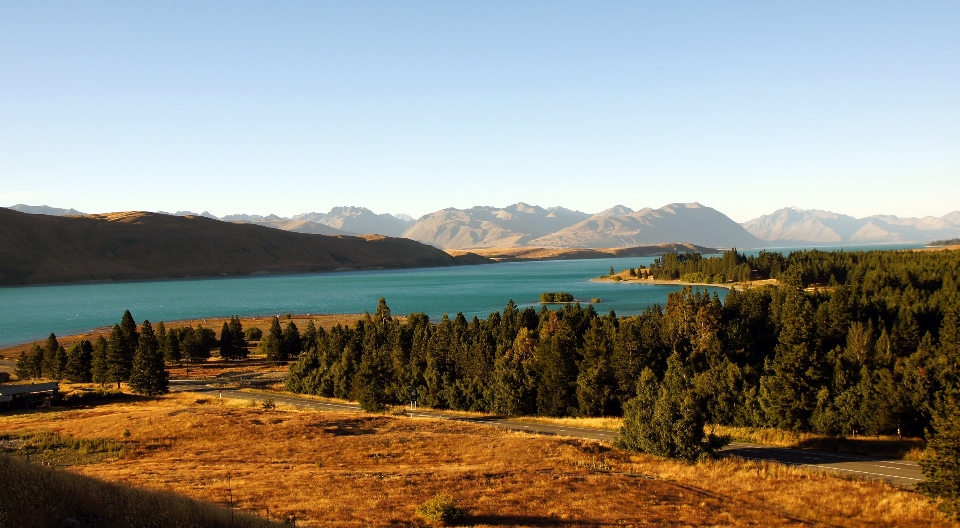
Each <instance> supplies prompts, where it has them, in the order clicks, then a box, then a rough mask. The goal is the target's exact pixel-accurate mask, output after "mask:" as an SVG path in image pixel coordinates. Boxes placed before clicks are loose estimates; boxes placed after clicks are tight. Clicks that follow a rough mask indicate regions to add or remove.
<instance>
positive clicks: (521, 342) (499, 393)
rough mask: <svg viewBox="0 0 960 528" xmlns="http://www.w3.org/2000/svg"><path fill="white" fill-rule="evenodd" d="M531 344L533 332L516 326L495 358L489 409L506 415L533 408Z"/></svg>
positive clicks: (534, 398) (535, 408)
mask: <svg viewBox="0 0 960 528" xmlns="http://www.w3.org/2000/svg"><path fill="white" fill-rule="evenodd" d="M535 347H536V340H535V339H534V338H533V333H532V332H531V331H530V330H528V329H527V328H526V327H520V328H518V329H517V335H516V338H515V339H514V341H513V346H512V347H511V348H509V349H508V350H507V351H506V352H504V353H503V355H501V356H500V357H499V358H497V360H496V362H495V363H494V370H493V382H492V387H491V400H492V403H491V406H492V407H491V409H492V410H493V412H496V413H500V414H505V415H507V416H522V415H525V414H533V413H535V412H536V410H537V405H536V403H537V402H536V397H537V392H536V381H535V375H536V374H535V369H534V348H535Z"/></svg>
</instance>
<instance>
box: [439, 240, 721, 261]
mask: <svg viewBox="0 0 960 528" xmlns="http://www.w3.org/2000/svg"><path fill="white" fill-rule="evenodd" d="M445 251H446V252H447V253H448V254H450V255H451V256H453V257H454V258H458V257H463V256H465V255H469V254H473V255H476V256H480V257H485V258H488V259H490V260H493V261H495V262H529V261H535V260H579V259H599V258H619V257H659V256H662V255H663V254H664V253H688V252H697V253H701V254H705V255H707V254H714V253H719V251H720V250H718V249H716V248H708V247H704V246H697V245H693V244H654V245H650V246H635V247H621V248H560V247H525V246H524V247H493V248H474V249H447V250H445Z"/></svg>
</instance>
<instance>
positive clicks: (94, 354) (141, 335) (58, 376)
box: [16, 310, 209, 395]
mask: <svg viewBox="0 0 960 528" xmlns="http://www.w3.org/2000/svg"><path fill="white" fill-rule="evenodd" d="M177 333H178V332H177V331H176V330H171V331H170V332H167V331H166V330H165V328H164V326H163V323H158V324H157V329H156V331H155V330H154V328H153V326H152V325H151V324H150V321H144V322H143V324H142V325H141V326H140V327H139V328H138V327H137V324H136V323H135V322H134V320H133V316H132V315H130V311H129V310H127V311H125V312H124V314H123V317H122V318H121V319H120V322H119V323H117V324H115V325H113V328H112V329H111V331H110V334H109V336H108V337H106V338H104V337H103V336H98V337H97V338H96V339H95V340H93V341H92V342H91V341H88V340H81V341H78V342H77V343H74V344H73V345H72V346H71V347H70V349H69V350H65V349H64V347H63V346H61V345H60V344H59V343H58V342H57V337H56V336H55V335H54V334H50V336H49V337H48V338H47V340H46V342H45V343H44V344H43V346H41V345H40V344H39V343H37V344H34V345H33V348H32V349H31V350H30V352H24V353H21V354H20V357H19V358H18V359H17V366H16V374H17V377H18V378H20V379H31V378H32V379H37V378H47V379H55V380H67V381H71V382H74V383H88V382H93V383H99V384H101V385H105V384H107V383H116V384H117V388H119V387H120V384H121V383H123V382H127V383H129V385H130V387H131V389H132V390H133V391H134V392H135V393H137V394H147V395H156V394H162V393H164V392H167V374H166V370H165V368H164V349H163V344H164V343H166V342H168V340H169V339H170V335H176V334H177ZM208 350H209V349H208ZM208 354H209V353H208Z"/></svg>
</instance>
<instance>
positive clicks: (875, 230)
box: [743, 207, 960, 247]
mask: <svg viewBox="0 0 960 528" xmlns="http://www.w3.org/2000/svg"><path fill="white" fill-rule="evenodd" d="M743 227H744V228H745V229H746V230H747V231H749V232H750V233H752V234H754V235H755V236H757V237H758V238H760V239H762V240H764V241H766V242H768V243H772V244H774V245H782V246H788V247H789V246H795V245H811V244H821V245H839V244H869V243H878V244H887V243H910V242H919V243H925V242H929V241H931V240H935V239H946V238H956V237H958V236H960V211H954V212H952V213H949V214H947V215H944V216H942V217H940V218H936V217H933V216H925V217H923V218H899V217H896V216H891V215H874V216H868V217H865V218H854V217H852V216H848V215H843V214H837V213H832V212H830V211H822V210H819V209H807V210H803V209H798V208H795V207H788V208H783V209H779V210H777V211H775V212H773V213H771V214H768V215H763V216H761V217H759V218H754V219H753V220H750V221H749V222H744V224H743Z"/></svg>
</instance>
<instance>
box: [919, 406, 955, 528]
mask: <svg viewBox="0 0 960 528" xmlns="http://www.w3.org/2000/svg"><path fill="white" fill-rule="evenodd" d="M927 442H928V443H927V450H926V451H925V452H924V454H923V457H922V458H921V459H920V469H922V470H923V474H924V476H926V477H927V480H926V481H924V482H921V483H920V484H918V485H917V490H919V491H920V492H921V493H924V494H926V495H928V496H930V497H933V498H937V499H940V500H941V501H942V502H941V504H940V508H941V509H942V510H943V511H944V512H945V513H947V514H948V515H951V516H953V517H954V518H960V393H957V392H950V393H948V394H947V395H945V396H943V397H941V398H940V401H939V402H937V406H936V410H935V412H934V415H933V422H932V423H931V424H930V430H929V431H928V435H927Z"/></svg>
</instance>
